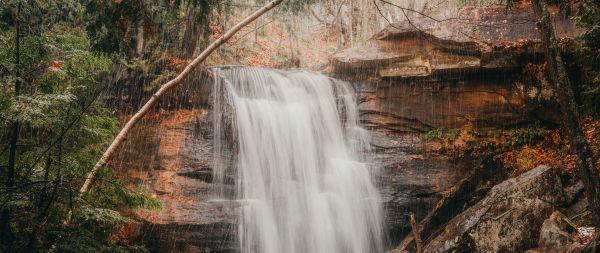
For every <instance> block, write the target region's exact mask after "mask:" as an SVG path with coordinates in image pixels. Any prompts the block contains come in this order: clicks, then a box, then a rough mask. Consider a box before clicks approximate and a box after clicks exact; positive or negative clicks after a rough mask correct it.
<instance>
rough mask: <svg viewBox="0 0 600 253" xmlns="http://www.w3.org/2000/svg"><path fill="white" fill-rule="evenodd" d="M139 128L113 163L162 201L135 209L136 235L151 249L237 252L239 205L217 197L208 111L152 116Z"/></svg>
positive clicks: (130, 180) (153, 250) (131, 183)
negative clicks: (158, 207)
mask: <svg viewBox="0 0 600 253" xmlns="http://www.w3.org/2000/svg"><path fill="white" fill-rule="evenodd" d="M135 130H136V131H134V132H133V134H132V135H131V136H130V138H128V140H127V142H126V143H125V145H124V146H123V147H122V148H121V149H120V152H119V154H118V156H117V157H115V158H114V159H113V160H112V162H111V166H113V167H115V168H116V169H117V170H119V171H121V172H122V174H124V177H125V180H126V181H127V182H129V183H130V185H131V186H132V187H136V188H141V189H147V190H146V191H147V193H148V194H150V195H152V196H154V197H155V198H156V199H157V200H159V201H160V202H161V203H162V205H163V208H162V210H160V211H147V210H140V211H138V212H137V213H136V215H135V216H136V218H137V219H138V220H139V221H140V226H139V227H138V233H137V234H138V235H137V237H138V238H137V240H138V241H141V242H142V243H144V244H146V245H147V246H148V247H149V248H150V249H151V251H152V252H208V251H210V252H234V249H235V248H236V242H235V241H234V238H233V234H235V224H236V222H235V217H236V216H235V215H234V214H235V212H236V208H237V205H235V203H232V202H226V201H217V200H214V199H215V198H216V192H215V190H216V189H217V187H220V186H219V185H215V184H214V183H213V181H212V169H211V167H212V157H213V153H212V143H213V142H212V125H211V124H210V120H209V115H208V112H207V111H205V110H197V109H196V110H178V111H175V112H167V113H163V114H156V115H151V116H150V117H147V118H146V119H145V120H144V121H143V122H142V124H140V126H138V127H137V128H136V129H135ZM224 187H225V188H228V187H231V186H229V185H225V186H224Z"/></svg>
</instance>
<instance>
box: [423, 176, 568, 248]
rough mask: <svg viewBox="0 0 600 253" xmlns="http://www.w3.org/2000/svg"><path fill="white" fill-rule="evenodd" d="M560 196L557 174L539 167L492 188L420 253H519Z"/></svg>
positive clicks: (528, 245) (533, 241) (534, 240)
mask: <svg viewBox="0 0 600 253" xmlns="http://www.w3.org/2000/svg"><path fill="white" fill-rule="evenodd" d="M562 196H563V193H562V186H561V182H560V179H559V177H558V175H557V173H556V172H555V171H554V170H553V169H552V168H550V167H548V166H539V167H537V168H535V169H533V170H531V171H528V172H526V173H524V174H522V175H521V176H519V177H516V178H512V179H509V180H506V181H504V182H502V183H500V184H498V185H496V186H494V187H493V188H492V190H491V191H490V192H489V193H488V194H487V195H486V197H485V198H484V199H483V200H481V201H479V202H478V203H477V204H475V205H473V206H472V207H470V208H469V209H467V210H466V211H464V212H462V213H461V214H459V215H458V216H456V217H454V218H453V219H451V220H450V221H449V222H448V224H447V225H446V226H445V227H444V229H443V230H442V231H441V232H440V233H439V235H437V236H436V237H434V238H433V239H432V240H431V241H429V242H428V243H427V244H426V246H425V247H424V252H448V251H453V250H458V249H461V250H464V249H471V250H472V251H475V252H523V251H525V250H527V249H530V248H532V247H534V246H535V245H536V244H537V238H538V237H539V234H540V227H541V225H542V223H543V222H544V220H545V219H546V217H548V215H550V213H552V211H554V210H555V207H556V206H557V205H560V204H561V203H562V202H563V197H562Z"/></svg>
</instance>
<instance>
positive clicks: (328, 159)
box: [214, 67, 383, 253]
mask: <svg viewBox="0 0 600 253" xmlns="http://www.w3.org/2000/svg"><path fill="white" fill-rule="evenodd" d="M214 71H215V76H217V78H216V82H215V88H214V99H215V105H214V108H215V110H214V115H215V116H214V122H215V123H214V124H215V136H216V137H215V148H216V156H217V157H227V156H228V155H229V153H228V152H231V153H234V154H236V155H235V156H234V157H235V159H234V161H233V162H232V164H233V165H232V166H230V167H231V168H227V166H224V165H223V164H222V163H221V162H217V164H216V165H215V176H214V177H215V179H216V180H225V178H226V177H227V173H228V172H227V171H228V170H229V172H230V173H231V174H232V175H233V177H234V178H235V180H234V182H235V183H234V184H235V193H234V194H233V195H232V196H231V198H233V200H235V201H239V202H240V211H239V220H238V240H239V245H240V251H241V252H243V253H250V252H261V253H281V252H286V253H321V252H322V253H336V252H339V253H346V252H356V253H367V252H382V251H383V245H382V238H383V229H382V207H381V200H380V197H379V193H378V191H377V188H376V187H375V185H374V183H373V181H374V180H373V176H374V174H375V173H376V171H375V169H374V168H372V166H370V165H369V164H368V162H367V159H368V155H367V153H368V152H369V148H368V147H369V145H368V144H369V134H368V131H366V130H365V129H363V128H361V127H360V126H359V123H358V109H357V101H356V98H355V94H354V91H353V89H352V87H351V86H350V85H349V84H348V83H346V82H342V81H337V80H333V79H331V78H328V77H326V76H323V75H321V74H317V73H312V72H307V71H275V70H267V69H259V68H244V67H232V68H224V69H215V70H214ZM227 108H230V109H227ZM227 135H230V137H229V138H227V137H226V136H227ZM231 136H233V137H231ZM226 146H228V148H225V147H226ZM228 150H229V151H228ZM232 150H233V151H232ZM217 160H219V159H217Z"/></svg>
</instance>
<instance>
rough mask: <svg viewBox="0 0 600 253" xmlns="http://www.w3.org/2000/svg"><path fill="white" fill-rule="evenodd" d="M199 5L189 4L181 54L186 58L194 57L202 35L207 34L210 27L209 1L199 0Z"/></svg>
mask: <svg viewBox="0 0 600 253" xmlns="http://www.w3.org/2000/svg"><path fill="white" fill-rule="evenodd" d="M198 5H199V6H197V4H196V3H190V4H189V6H188V17H187V23H186V25H185V32H184V33H183V40H182V42H181V56H182V58H184V59H191V58H192V57H194V52H196V47H197V46H198V40H199V39H200V36H202V35H205V34H206V30H207V28H208V15H209V13H208V11H209V3H208V2H207V1H206V0H202V1H199V2H198Z"/></svg>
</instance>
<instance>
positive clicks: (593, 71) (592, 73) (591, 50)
mask: <svg viewBox="0 0 600 253" xmlns="http://www.w3.org/2000/svg"><path fill="white" fill-rule="evenodd" d="M577 21H578V24H579V26H581V27H583V28H585V29H586V31H585V33H584V34H583V36H582V40H583V47H582V48H581V50H580V53H579V63H580V65H581V67H582V68H583V69H584V70H586V72H587V73H586V74H587V80H586V82H584V83H583V84H582V85H583V87H582V98H583V109H584V110H585V112H586V113H589V114H595V115H597V114H598V113H600V1H598V0H585V1H583V2H582V5H581V10H580V14H579V17H578V19H577Z"/></svg>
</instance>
